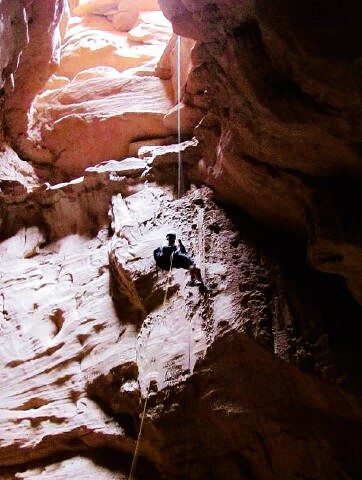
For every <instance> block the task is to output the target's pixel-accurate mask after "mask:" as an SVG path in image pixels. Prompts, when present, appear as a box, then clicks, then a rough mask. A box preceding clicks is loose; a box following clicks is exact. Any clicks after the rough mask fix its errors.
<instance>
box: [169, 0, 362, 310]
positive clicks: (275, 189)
mask: <svg viewBox="0 0 362 480" xmlns="http://www.w3.org/2000/svg"><path fill="white" fill-rule="evenodd" d="M160 5H161V7H162V8H163V10H164V12H165V14H166V15H167V17H168V18H169V19H170V20H171V21H172V23H173V26H174V29H175V31H176V33H180V34H181V35H185V36H188V37H191V38H193V39H195V40H197V45H196V47H195V49H194V51H193V60H194V68H193V70H192V72H191V73H190V76H189V79H188V83H187V89H186V91H187V94H188V97H187V98H188V102H189V103H190V104H191V105H199V104H202V105H205V104H207V105H208V110H209V112H210V114H209V115H208V116H207V117H206V118H205V119H204V121H203V122H202V124H201V125H200V128H198V130H197V133H196V135H197V137H198V139H199V140H200V142H201V145H202V147H203V161H202V162H201V163H200V176H201V177H202V179H203V180H204V181H205V182H207V183H208V184H209V185H212V186H213V188H215V190H217V191H218V192H219V194H220V196H222V197H223V198H224V199H225V200H227V201H229V202H231V203H233V204H237V205H239V206H240V207H242V208H243V209H244V210H247V211H248V212H250V213H251V214H252V215H253V216H255V217H257V218H259V219H260V220H261V221H262V222H264V223H268V224H271V225H273V226H278V227H279V228H282V229H284V230H285V229H288V230H294V231H295V232H299V234H300V235H304V236H306V237H307V239H308V243H309V258H310V261H311V263H312V264H313V266H314V267H316V268H319V269H321V270H323V271H327V272H330V273H338V274H340V275H342V276H343V277H344V278H345V279H346V281H347V284H348V286H349V288H350V289H351V291H352V293H353V295H354V296H355V298H356V299H357V300H358V301H359V302H361V301H362V293H361V285H362V272H361V268H360V266H361V263H362V262H361V244H362V242H361V233H360V232H361V229H360V225H361V217H360V212H361V205H362V202H361V195H360V192H361V189H360V182H361V176H362V167H361V157H360V153H361V152H360V144H361V134H362V130H361V108H362V100H361V98H362V93H361V83H360V77H361V62H360V59H361V53H362V52H361V47H360V46H361V44H362V38H361V29H360V25H359V20H358V19H360V18H361V16H362V11H361V8H362V7H361V3H360V2H358V1H349V2H348V4H347V5H342V4H338V2H332V4H331V2H324V1H318V2H314V3H313V5H306V4H305V2H300V1H295V2H289V1H286V0H285V1H284V0H281V1H278V2H273V3H270V2H262V1H256V0H255V1H247V2H242V3H240V2H238V1H233V0H231V1H227V2H226V1H224V0H216V1H214V2H212V3H210V2H204V1H199V0H187V1H186V0H182V1H180V2H179V1H178V0H177V1H176V0H171V1H166V0H160ZM332 205H333V206H332ZM335 207H337V208H335ZM326 218H328V221H326V220H325V219H326ZM326 223H328V225H329V226H326Z"/></svg>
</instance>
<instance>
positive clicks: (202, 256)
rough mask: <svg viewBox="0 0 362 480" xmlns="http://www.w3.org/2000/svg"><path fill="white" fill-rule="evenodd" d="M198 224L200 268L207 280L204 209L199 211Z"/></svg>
mask: <svg viewBox="0 0 362 480" xmlns="http://www.w3.org/2000/svg"><path fill="white" fill-rule="evenodd" d="M197 226H198V244H199V245H198V247H199V256H200V270H201V276H202V278H203V280H204V281H205V275H206V268H205V229H204V210H203V209H202V208H199V209H198V212H197Z"/></svg>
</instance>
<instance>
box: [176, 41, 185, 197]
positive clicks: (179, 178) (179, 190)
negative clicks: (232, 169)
mask: <svg viewBox="0 0 362 480" xmlns="http://www.w3.org/2000/svg"><path fill="white" fill-rule="evenodd" d="M177 143H178V152H177V157H178V176H177V185H178V198H181V197H182V195H183V190H184V188H183V181H182V159H181V147H180V144H181V37H180V35H178V36H177Z"/></svg>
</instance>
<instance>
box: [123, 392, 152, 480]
mask: <svg viewBox="0 0 362 480" xmlns="http://www.w3.org/2000/svg"><path fill="white" fill-rule="evenodd" d="M148 395H149V386H148V388H147V395H146V399H145V404H144V405H143V411H142V417H141V425H140V430H139V432H138V437H137V442H136V448H135V451H134V455H133V460H132V465H131V471H130V472H129V477H128V480H132V479H133V474H134V471H135V468H136V463H137V457H138V450H139V446H140V440H141V434H142V428H143V422H144V419H145V416H146V408H147V401H148Z"/></svg>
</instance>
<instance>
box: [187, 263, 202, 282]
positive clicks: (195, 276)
mask: <svg viewBox="0 0 362 480" xmlns="http://www.w3.org/2000/svg"><path fill="white" fill-rule="evenodd" d="M189 272H190V276H191V282H195V280H196V281H198V282H200V283H204V282H203V281H202V277H201V270H200V269H199V268H197V267H196V265H195V264H194V263H192V264H191V265H190V267H189Z"/></svg>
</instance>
